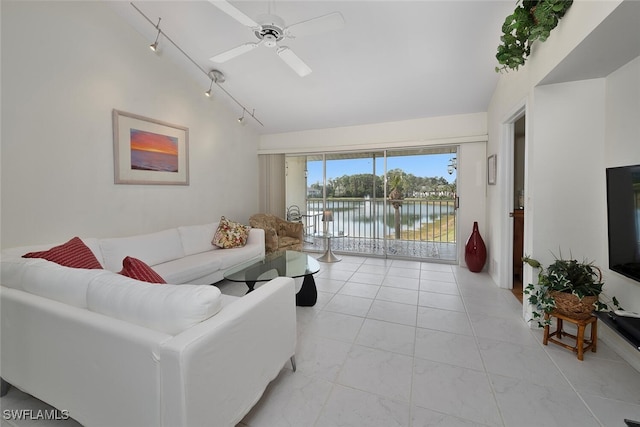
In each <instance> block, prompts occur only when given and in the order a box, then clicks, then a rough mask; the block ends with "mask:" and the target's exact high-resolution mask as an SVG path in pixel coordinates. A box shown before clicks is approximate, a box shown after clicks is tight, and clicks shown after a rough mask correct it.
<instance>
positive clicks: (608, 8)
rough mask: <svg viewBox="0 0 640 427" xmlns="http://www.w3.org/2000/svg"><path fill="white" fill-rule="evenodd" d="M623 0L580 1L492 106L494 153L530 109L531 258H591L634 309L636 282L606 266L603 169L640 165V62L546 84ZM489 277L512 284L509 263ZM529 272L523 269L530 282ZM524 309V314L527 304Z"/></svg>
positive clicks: (621, 349)
mask: <svg viewBox="0 0 640 427" xmlns="http://www.w3.org/2000/svg"><path fill="white" fill-rule="evenodd" d="M619 4H620V2H619V1H601V2H600V1H598V2H589V1H576V2H574V4H573V6H572V8H571V9H570V11H569V13H568V14H567V15H566V16H565V18H564V19H563V20H562V22H561V25H560V26H558V28H557V29H556V30H554V32H553V33H552V35H551V37H550V38H549V39H548V40H547V41H546V42H545V43H543V44H538V46H537V47H536V49H535V50H534V53H533V54H532V56H531V57H530V58H529V61H528V62H527V65H526V66H525V67H524V68H521V69H520V70H519V71H517V72H509V73H508V74H506V75H503V76H502V77H501V79H500V81H499V82H498V87H497V89H496V91H495V92H494V95H493V98H492V101H491V104H490V107H489V111H488V133H489V141H488V147H489V148H488V151H489V152H493V151H497V152H499V153H502V154H504V153H505V151H506V150H507V149H508V146H507V145H508V138H507V137H506V135H505V129H506V126H505V123H508V122H509V121H510V119H511V118H513V116H514V113H515V112H517V111H519V110H520V109H522V108H523V107H526V113H527V116H526V148H525V150H526V153H525V161H526V170H525V191H526V201H525V254H530V255H532V256H534V257H536V258H538V259H540V260H541V261H542V262H543V264H545V265H546V264H548V263H549V262H550V261H551V260H552V258H553V257H552V254H551V252H550V251H553V252H554V253H557V252H558V250H559V249H562V251H563V255H565V256H568V255H569V251H571V253H572V255H573V257H574V258H577V259H582V258H587V259H590V260H593V261H594V263H595V264H596V265H598V266H599V267H601V268H602V269H603V275H604V282H605V288H604V290H605V294H606V295H608V296H612V295H615V296H616V297H618V298H619V299H620V300H621V301H622V302H623V306H624V308H626V309H627V310H633V311H638V310H640V285H639V284H638V283H637V282H634V281H632V280H630V279H627V278H624V277H622V276H620V275H618V274H617V273H614V272H611V271H609V270H608V269H607V268H606V267H607V265H608V256H607V230H606V189H605V183H606V177H605V169H606V167H609V166H618V165H622V164H637V163H640V148H639V147H640V121H639V120H638V117H640V59H639V58H636V59H635V60H633V61H631V62H630V63H628V64H619V67H620V68H619V69H618V70H617V71H615V72H613V73H611V74H609V75H604V76H602V77H601V78H595V79H592V80H583V81H574V82H566V83H559V84H554V85H547V86H544V85H540V82H541V81H542V79H543V78H544V77H545V76H546V75H548V74H549V73H551V72H552V71H553V70H554V68H555V67H556V66H558V65H559V63H560V62H562V60H563V59H564V58H565V57H566V56H567V54H568V53H569V52H571V51H572V50H573V49H574V48H576V47H577V46H578V45H580V43H581V41H583V40H584V39H585V38H586V37H587V36H588V35H589V34H590V33H591V32H592V31H593V30H594V28H596V27H597V26H598V24H599V23H600V22H602V21H604V20H605V18H607V17H608V16H609V15H610V14H611V13H612V12H614V11H615V8H616V7H617V6H618V5H619ZM626 42H628V43H635V42H636V41H635V40H633V39H627V40H626ZM608 48H610V49H617V48H620V46H617V45H612V46H609V47H608ZM587 63H588V62H587ZM582 65H583V66H584V63H583V64H582ZM593 65H594V66H595V67H596V68H597V67H598V66H599V65H600V64H593ZM503 157H504V156H503ZM506 179H507V178H506V177H504V176H503V177H502V179H501V177H500V175H499V180H498V185H497V186H495V187H494V188H489V190H488V210H489V214H488V216H489V217H488V227H489V241H490V243H491V244H494V245H495V243H496V242H505V241H506V239H505V238H504V236H505V233H507V231H506V230H508V226H505V221H504V214H505V206H506V205H505V196H504V194H505V191H504V188H505V186H507V185H508V182H507V181H506ZM508 250H509V248H508V247H507V245H506V244H503V245H499V246H491V245H490V256H491V265H500V263H501V262H510V259H511V254H510V253H509V252H508ZM490 274H491V275H492V276H493V277H494V280H495V281H496V282H497V283H498V284H499V285H500V286H502V287H507V285H508V282H510V278H509V277H505V276H504V269H492V270H491V271H490ZM533 274H534V271H533V269H531V268H529V267H527V266H525V269H524V283H525V284H527V283H530V282H531V281H532V280H533ZM523 308H524V309H525V317H527V314H528V313H527V312H526V311H527V308H528V305H527V304H525V305H524V306H523ZM599 337H600V338H602V339H603V340H604V341H605V342H606V343H607V344H609V345H610V346H611V347H613V348H615V349H616V351H617V352H618V353H619V354H621V355H622V356H623V357H624V358H625V359H626V360H627V361H629V362H630V363H632V364H633V365H634V366H636V368H638V369H640V359H638V355H637V351H635V350H634V349H632V348H631V347H630V346H629V345H627V344H626V343H624V342H623V341H622V339H620V338H619V337H618V336H617V335H615V334H613V333H612V332H611V331H609V330H608V328H600V331H599Z"/></svg>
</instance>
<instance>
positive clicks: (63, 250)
mask: <svg viewBox="0 0 640 427" xmlns="http://www.w3.org/2000/svg"><path fill="white" fill-rule="evenodd" d="M22 257H23V258H44V259H46V260H48V261H52V262H55V263H56V264H60V265H63V266H65V267H73V268H86V269H101V268H102V265H100V262H99V261H98V259H97V258H96V256H95V255H94V254H93V252H92V251H91V249H89V247H87V245H85V244H84V242H83V241H82V240H81V239H80V238H79V237H74V238H72V239H71V240H69V241H68V242H66V243H63V244H62V245H59V246H54V247H53V248H51V249H49V250H46V251H39V252H28V253H26V254H24V255H22Z"/></svg>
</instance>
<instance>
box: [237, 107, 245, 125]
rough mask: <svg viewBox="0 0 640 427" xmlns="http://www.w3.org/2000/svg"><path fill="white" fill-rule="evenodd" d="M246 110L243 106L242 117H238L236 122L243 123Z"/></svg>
mask: <svg viewBox="0 0 640 427" xmlns="http://www.w3.org/2000/svg"><path fill="white" fill-rule="evenodd" d="M245 111H246V110H245V109H244V108H243V109H242V117H238V123H240V124H243V123H244V112H245Z"/></svg>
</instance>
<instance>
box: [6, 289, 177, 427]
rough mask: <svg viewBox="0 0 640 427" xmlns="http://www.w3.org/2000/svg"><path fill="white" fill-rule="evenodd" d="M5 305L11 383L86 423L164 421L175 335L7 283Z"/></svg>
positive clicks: (8, 379)
mask: <svg viewBox="0 0 640 427" xmlns="http://www.w3.org/2000/svg"><path fill="white" fill-rule="evenodd" d="M0 301H1V308H0V315H1V322H0V324H1V326H2V332H1V334H0V337H1V341H2V343H1V347H2V365H1V367H2V372H1V375H2V378H3V379H5V380H6V381H7V382H9V383H11V384H13V385H15V386H16V387H17V388H19V389H21V390H23V391H25V392H27V393H29V394H31V395H33V396H35V397H37V398H38V399H40V400H43V401H45V402H47V403H49V404H50V405H52V406H54V407H56V408H58V409H66V410H68V411H69V415H70V416H71V417H72V418H74V419H75V420H76V421H78V422H79V423H81V424H83V425H94V426H95V425H97V426H99V425H103V426H107V425H114V426H115V425H132V424H135V425H139V426H157V425H160V424H161V418H160V417H161V409H160V405H161V404H162V402H160V401H159V399H158V395H159V394H160V387H161V384H160V378H159V373H160V369H159V366H158V365H159V362H158V360H157V356H156V354H157V353H156V349H157V348H158V346H159V343H160V342H162V341H165V340H168V339H170V338H171V336H170V335H167V334H164V333H161V332H157V331H153V330H151V329H147V328H144V327H142V326H138V325H134V324H131V323H128V322H125V321H122V320H117V319H113V318H110V317H108V316H104V315H102V314H98V313H94V312H91V311H89V310H85V309H82V308H78V307H73V306H70V305H67V304H64V303H61V302H58V301H53V300H50V299H48V298H44V297H40V296H38V295H33V294H30V293H27V292H23V291H20V290H17V289H10V288H6V287H4V286H0ZM97 396H99V397H97ZM132 402H135V404H133V403H132Z"/></svg>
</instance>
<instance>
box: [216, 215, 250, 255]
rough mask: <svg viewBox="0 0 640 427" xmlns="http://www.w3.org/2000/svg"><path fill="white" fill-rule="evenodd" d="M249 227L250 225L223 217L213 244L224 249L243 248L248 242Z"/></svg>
mask: <svg viewBox="0 0 640 427" xmlns="http://www.w3.org/2000/svg"><path fill="white" fill-rule="evenodd" d="M249 228H250V227H249V226H246V225H244V224H240V223H238V222H233V221H229V220H228V219H226V218H225V217H222V218H220V225H219V226H218V229H217V230H216V233H215V234H214V235H213V240H212V241H211V244H212V245H215V246H217V247H219V248H223V249H230V248H241V247H242V246H244V245H246V244H247V237H249Z"/></svg>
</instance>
